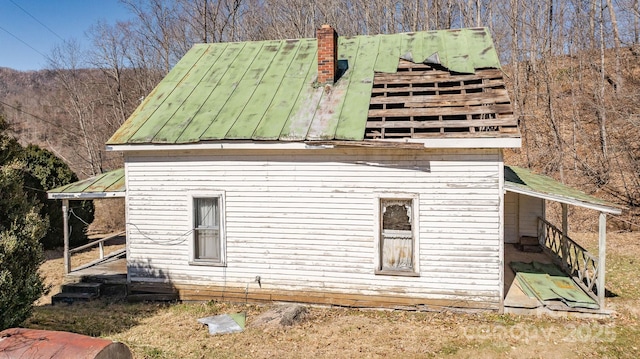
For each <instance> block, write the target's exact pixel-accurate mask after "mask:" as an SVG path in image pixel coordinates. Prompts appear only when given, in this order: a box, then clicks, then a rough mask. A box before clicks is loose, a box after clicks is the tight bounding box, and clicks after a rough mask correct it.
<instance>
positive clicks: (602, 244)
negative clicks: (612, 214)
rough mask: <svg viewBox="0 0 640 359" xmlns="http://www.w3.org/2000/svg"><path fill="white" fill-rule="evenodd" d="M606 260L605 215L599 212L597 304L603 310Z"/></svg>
mask: <svg viewBox="0 0 640 359" xmlns="http://www.w3.org/2000/svg"><path fill="white" fill-rule="evenodd" d="M606 262H607V215H606V214H605V213H603V212H600V218H599V220H598V282H597V284H596V285H597V286H598V304H599V305H600V310H604V295H605V287H604V275H605V269H606Z"/></svg>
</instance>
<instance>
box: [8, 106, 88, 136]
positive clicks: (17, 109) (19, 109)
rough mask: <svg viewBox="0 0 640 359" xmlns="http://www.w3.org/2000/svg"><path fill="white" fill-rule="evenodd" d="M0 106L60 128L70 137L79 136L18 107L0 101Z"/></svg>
mask: <svg viewBox="0 0 640 359" xmlns="http://www.w3.org/2000/svg"><path fill="white" fill-rule="evenodd" d="M0 105H5V106H7V107H9V108H12V109H14V110H16V111H19V112H22V113H24V114H25V115H29V116H31V117H33V118H35V119H36V120H38V121H42V122H44V123H47V124H49V125H51V126H55V127H58V128H60V129H61V130H63V131H65V132H69V133H71V134H72V135H74V136H79V134H77V133H75V132H74V131H71V130H69V129H68V128H65V127H62V126H60V125H59V124H56V123H53V122H51V121H48V120H45V119H44V118H41V117H38V116H36V115H34V114H31V113H29V112H26V111H25V110H23V109H21V108H18V107H15V106H12V105H9V104H8V103H6V102H4V101H2V100H0Z"/></svg>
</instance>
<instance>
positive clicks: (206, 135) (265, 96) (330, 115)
mask: <svg viewBox="0 0 640 359" xmlns="http://www.w3.org/2000/svg"><path fill="white" fill-rule="evenodd" d="M338 57H339V60H342V61H339V62H340V64H341V65H342V66H345V67H346V68H347V70H346V72H345V73H344V74H343V76H342V77H341V78H340V79H339V80H338V81H337V82H336V83H335V84H334V86H333V87H332V88H331V90H329V91H327V90H326V89H325V88H324V87H319V86H316V85H315V81H316V78H317V41H316V39H298V40H274V41H260V42H236V43H216V44H198V45H194V46H193V48H192V49H191V50H190V51H189V52H187V54H186V55H185V56H184V57H183V58H182V59H181V60H180V61H179V62H178V63H177V64H176V66H175V67H174V68H173V69H172V70H171V71H170V72H169V74H167V76H166V77H165V78H164V79H163V80H162V81H161V82H160V84H158V86H157V87H156V88H155V89H154V90H153V91H152V92H151V93H150V94H149V96H147V97H146V99H145V100H144V101H143V103H142V104H141V105H140V106H139V107H138V108H137V109H136V111H135V112H134V113H133V114H132V115H131V117H129V119H128V120H127V121H126V122H125V123H124V124H123V125H122V127H120V129H118V131H116V133H115V134H114V135H113V136H112V137H111V139H109V141H108V142H107V144H109V145H119V144H180V143H197V142H200V141H208V140H270V141H275V140H280V141H310V140H357V141H359V140H362V139H363V138H364V132H365V126H366V121H367V112H368V107H369V100H370V97H371V88H372V86H373V76H374V73H375V72H386V73H394V72H396V71H397V68H398V63H399V60H400V59H401V58H402V59H405V60H409V61H413V62H425V63H438V64H441V65H442V66H444V67H446V68H448V69H449V70H451V71H454V72H461V73H473V72H474V71H475V69H479V68H499V67H500V63H499V60H498V55H497V53H496V51H495V49H494V47H493V42H492V39H491V36H490V34H489V32H488V30H486V29H484V28H476V29H458V30H441V31H425V32H416V33H402V34H394V35H375V36H355V37H339V38H338Z"/></svg>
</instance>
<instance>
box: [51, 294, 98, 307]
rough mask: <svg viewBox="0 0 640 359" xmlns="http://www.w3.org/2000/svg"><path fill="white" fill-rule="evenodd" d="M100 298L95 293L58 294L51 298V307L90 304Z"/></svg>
mask: <svg viewBox="0 0 640 359" xmlns="http://www.w3.org/2000/svg"><path fill="white" fill-rule="evenodd" d="M99 297H100V296H99V295H96V294H93V293H62V292H61V293H58V294H56V295H54V296H53V297H51V305H56V304H61V303H66V304H69V305H71V304H73V303H75V302H88V301H91V300H94V299H98V298H99Z"/></svg>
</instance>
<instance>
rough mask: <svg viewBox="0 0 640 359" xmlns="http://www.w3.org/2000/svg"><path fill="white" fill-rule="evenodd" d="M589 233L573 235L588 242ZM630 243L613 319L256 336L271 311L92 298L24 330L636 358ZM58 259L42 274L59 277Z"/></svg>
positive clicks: (177, 347) (200, 343)
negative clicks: (238, 327) (223, 331)
mask: <svg viewBox="0 0 640 359" xmlns="http://www.w3.org/2000/svg"><path fill="white" fill-rule="evenodd" d="M594 236H595V235H593V234H574V237H575V238H576V239H578V240H581V241H584V242H585V243H584V245H585V246H587V247H590V246H591V245H593V241H594V238H596V237H594ZM636 242H637V236H636V235H634V234H611V235H610V237H609V249H610V251H608V252H609V256H608V261H609V268H608V269H609V270H608V275H609V277H608V279H607V284H608V287H610V290H611V291H612V292H614V293H616V294H617V295H618V296H617V297H613V298H610V299H609V304H610V307H612V308H615V309H616V314H615V315H614V316H612V318H610V319H605V320H602V319H600V320H595V319H592V320H586V319H567V318H549V317H518V316H511V315H498V314H487V313H485V314H456V313H450V312H443V313H416V312H405V311H378V310H354V309H343V308H323V307H312V308H309V316H308V317H307V319H306V320H305V321H303V322H302V323H299V324H297V325H294V326H292V327H288V328H280V329H278V330H264V329H261V328H256V327H252V326H251V320H252V318H255V317H256V316H257V315H259V314H260V313H263V312H264V311H265V310H267V309H268V308H269V306H256V305H251V304H249V305H243V304H228V303H216V302H209V303H179V304H158V303H146V304H145V303H143V304H129V303H121V302H109V301H98V302H92V303H88V304H80V305H73V306H59V307H51V306H49V305H41V306H38V307H36V309H35V312H34V315H33V316H32V318H31V319H30V320H29V321H28V322H27V323H25V326H27V327H31V328H38V329H51V330H67V331H72V332H77V333H82V334H87V335H92V336H100V337H105V338H109V339H112V340H117V341H121V342H124V343H126V344H127V345H128V346H129V347H130V348H131V349H132V351H133V352H134V355H135V357H136V358H237V357H239V358H272V357H287V358H303V357H304V358H307V357H314V358H316V357H318V358H336V357H339V358H371V357H403V358H405V357H407V358H412V357H420V358H425V357H426V358H440V357H452V358H453V357H455V358H511V357H520V358H565V357H577V358H581V357H582V358H591V357H609V358H620V357H622V358H637V357H640V329H638V328H639V324H640V323H639V318H640V311H639V310H638V308H640V295H639V291H638V289H639V288H640V284H638V283H636V280H637V278H638V275H639V274H640V269H639V268H638V266H637V265H635V262H634V261H633V259H632V258H635V257H637V255H638V254H640V248H638V245H637V244H636ZM58 261H59V259H52V260H50V261H48V262H47V263H45V265H44V266H43V268H44V267H45V266H47V267H48V268H49V269H48V270H47V273H50V274H53V275H52V276H51V280H52V281H55V280H57V279H53V278H58V279H60V278H61V276H60V275H57V276H56V275H54V274H55V273H54V272H53V271H54V269H55V268H56V267H58V268H59V270H60V271H62V268H61V264H56V263H59V262H58ZM241 311H244V312H247V318H248V328H247V330H245V331H244V332H242V333H238V334H231V335H222V336H210V335H209V334H208V332H207V329H206V328H205V327H203V326H202V325H200V324H199V323H197V322H196V319H197V318H201V317H204V316H209V315H214V314H222V313H235V312H241Z"/></svg>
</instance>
